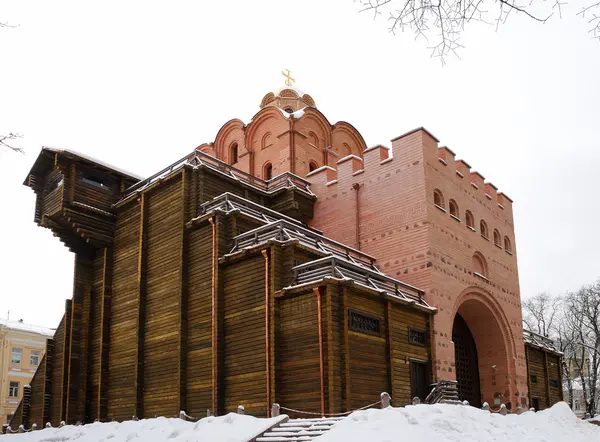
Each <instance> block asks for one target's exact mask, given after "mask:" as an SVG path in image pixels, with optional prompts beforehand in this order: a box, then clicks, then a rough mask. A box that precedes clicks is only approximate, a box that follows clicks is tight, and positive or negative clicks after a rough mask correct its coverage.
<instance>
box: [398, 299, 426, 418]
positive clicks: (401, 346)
mask: <svg viewBox="0 0 600 442" xmlns="http://www.w3.org/2000/svg"><path fill="white" fill-rule="evenodd" d="M389 308H390V309H389V314H390V318H391V321H390V324H391V327H390V336H391V346H390V348H391V355H392V358H391V368H392V391H391V392H390V394H391V395H392V399H393V403H394V406H396V407H400V406H403V405H407V404H410V403H411V402H412V395H411V378H410V363H409V364H407V363H406V362H407V358H408V361H409V362H410V360H411V359H415V360H418V361H427V362H429V364H430V361H431V350H430V348H429V344H428V345H427V346H425V347H422V346H419V345H416V344H411V343H409V341H408V329H409V327H414V328H415V329H417V330H421V331H424V332H425V336H426V337H429V315H428V314H427V313H423V312H419V311H417V310H413V309H410V308H408V307H406V306H403V305H400V304H395V303H390V306H389ZM429 371H431V370H429Z"/></svg>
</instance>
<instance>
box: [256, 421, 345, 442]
mask: <svg viewBox="0 0 600 442" xmlns="http://www.w3.org/2000/svg"><path fill="white" fill-rule="evenodd" d="M342 419H344V418H343V417H320V418H314V419H289V420H287V421H282V422H281V423H279V424H278V425H276V426H274V427H273V428H270V429H269V430H267V431H266V432H264V433H263V434H262V435H260V436H259V437H257V438H256V439H254V440H255V441H256V442H307V441H312V440H314V439H316V438H318V437H319V436H321V435H322V434H324V433H326V432H327V431H329V430H330V429H331V428H332V427H333V426H334V425H335V424H337V423H338V422H339V421H341V420H342Z"/></svg>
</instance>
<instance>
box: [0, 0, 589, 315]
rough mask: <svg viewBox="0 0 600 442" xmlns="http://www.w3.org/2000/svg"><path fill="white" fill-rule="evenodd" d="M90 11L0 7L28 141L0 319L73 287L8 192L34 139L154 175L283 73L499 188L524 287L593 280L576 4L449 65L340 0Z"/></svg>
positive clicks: (16, 120) (332, 107)
mask: <svg viewBox="0 0 600 442" xmlns="http://www.w3.org/2000/svg"><path fill="white" fill-rule="evenodd" d="M578 1H579V0H578ZM91 4H92V2H81V1H77V2H47V1H40V2H33V1H23V0H18V1H13V0H4V1H3V2H2V5H1V6H0V21H9V22H11V23H16V24H19V27H18V28H15V29H2V30H0V51H1V54H2V57H1V59H2V67H1V69H0V133H6V132H10V131H13V132H14V131H18V132H21V133H23V134H24V135H25V138H24V140H23V141H22V143H21V144H20V145H21V146H23V147H25V148H26V149H27V151H28V154H27V155H26V156H18V155H15V154H12V153H9V152H6V151H0V212H1V213H0V247H1V248H2V252H3V253H1V254H0V317H5V316H6V312H7V310H9V309H10V310H11V319H19V318H23V319H24V320H25V321H26V322H30V323H35V324H39V325H45V326H50V327H55V326H56V325H57V324H58V322H59V320H60V318H61V316H62V314H63V310H64V300H65V299H67V298H70V297H71V294H72V271H73V256H72V255H71V254H70V253H69V252H68V250H67V249H66V248H65V247H64V246H63V245H62V243H60V242H59V241H58V239H57V238H54V237H53V236H52V233H51V232H50V231H49V230H47V229H43V228H40V227H38V226H36V225H35V224H34V223H33V211H34V194H33V192H32V191H31V190H29V189H28V188H26V187H24V186H22V185H21V183H22V181H23V180H24V179H25V176H26V174H27V172H28V170H29V168H30V166H31V164H32V163H33V161H34V159H35V158H36V156H37V154H38V152H39V149H40V147H41V146H42V145H50V146H56V147H61V148H71V149H75V150H79V151H81V152H84V153H86V154H89V155H92V156H95V157H97V158H100V159H102V160H104V161H106V162H109V163H113V164H115V165H118V166H120V167H122V168H125V169H128V170H131V171H133V172H137V173H139V174H142V175H149V174H151V173H153V172H155V171H157V170H158V169H160V168H162V167H164V166H166V165H168V164H170V163H171V162H173V161H175V160H177V159H178V158H180V157H181V156H183V155H185V154H186V153H187V152H189V151H191V150H192V149H193V148H194V147H195V146H197V145H199V144H201V143H202V142H207V141H212V140H214V136H215V135H216V133H217V131H218V129H219V128H220V127H221V126H222V124H224V123H225V122H226V121H227V120H229V119H231V118H234V117H238V118H241V119H242V120H245V121H248V120H249V119H250V118H251V117H252V115H254V113H255V112H256V111H258V109H259V107H258V106H259V103H260V100H261V99H262V97H263V96H264V94H265V93H266V92H268V91H270V90H274V89H276V88H277V87H279V86H281V85H282V84H283V77H282V76H281V74H280V72H281V71H282V70H283V69H286V68H289V69H291V71H292V75H293V76H294V77H295V78H296V79H297V80H298V82H297V83H296V84H297V85H298V87H300V88H302V89H303V90H304V91H306V92H308V93H310V94H311V95H312V96H313V97H314V99H315V100H316V102H317V106H318V108H319V109H320V110H321V111H322V112H323V113H324V114H325V115H326V116H327V117H328V118H329V120H330V121H331V122H336V121H339V120H345V121H348V122H350V123H352V124H353V125H354V126H355V127H356V128H357V129H358V130H359V131H360V132H361V133H362V134H363V136H364V138H365V140H366V141H367V144H368V145H373V144H376V143H383V144H386V145H388V146H389V145H390V143H389V141H388V140H389V139H391V138H393V137H394V136H397V135H399V134H402V133H404V132H406V131H407V130H410V129H413V128H415V127H418V126H425V127H426V128H427V129H429V130H430V131H431V132H432V133H433V134H434V135H436V136H437V137H438V138H439V139H440V140H441V141H442V143H444V144H446V145H448V146H449V147H450V148H451V149H453V150H454V151H455V152H456V153H457V158H464V159H465V160H466V161H467V162H469V163H470V164H471V165H472V166H473V168H474V170H477V171H479V172H481V173H482V174H483V175H484V176H485V177H486V178H487V179H489V180H490V181H492V182H493V183H494V184H495V185H497V186H498V187H499V189H500V190H501V191H504V192H506V193H507V194H508V195H509V196H510V197H512V198H513V199H514V200H515V205H514V210H515V223H516V243H517V250H518V255H519V271H520V281H521V293H522V296H523V297H526V296H530V295H532V294H536V293H538V292H540V291H549V292H552V293H557V294H558V293H562V292H564V291H566V290H572V289H575V288H577V287H578V286H579V285H581V284H583V283H589V282H592V281H594V280H595V279H596V278H597V277H599V276H600V254H599V253H598V252H597V250H598V249H599V248H600V240H599V239H598V236H597V235H596V232H597V225H598V215H599V213H600V208H599V204H598V197H597V189H598V185H597V181H596V176H595V175H596V174H597V173H599V172H600V168H599V166H600V141H599V139H600V106H599V103H600V86H599V84H600V80H599V79H600V42H595V41H592V40H591V39H590V38H589V35H588V34H587V30H588V29H587V26H586V23H585V21H584V20H582V19H580V18H577V17H575V12H576V11H577V10H579V7H580V6H581V5H580V4H579V3H577V4H575V3H573V4H572V5H570V6H567V7H564V8H563V17H565V18H563V19H562V20H558V19H555V20H551V21H550V22H549V23H547V24H545V25H539V24H536V23H534V22H532V21H530V20H526V19H524V18H520V17H518V16H513V17H512V18H511V19H510V20H509V22H508V23H507V24H506V25H504V26H503V27H501V28H500V30H499V31H498V32H495V31H494V28H493V27H488V26H479V25H478V26H475V27H473V28H471V29H470V30H469V32H468V33H467V34H466V35H465V36H464V38H463V43H464V44H465V45H466V46H467V47H466V49H465V50H463V51H462V52H461V54H460V55H461V57H462V59H461V60H458V59H455V58H449V59H448V62H449V63H448V64H447V65H446V66H445V67H442V66H441V65H440V62H439V60H436V59H431V58H429V52H428V50H427V49H426V46H427V44H426V42H424V41H414V38H413V36H412V35H410V34H404V35H401V36H397V37H394V36H392V35H390V34H389V33H388V32H387V24H386V22H385V19H380V20H379V21H377V22H373V20H372V17H371V16H369V15H366V14H358V13H357V10H358V5H357V4H356V3H353V2H352V1H350V0H328V1H323V0H303V1H301V2H300V1H296V2H292V1H284V0H273V1H262V2H257V1H240V2H236V1H227V2H200V1H193V2H192V1H178V2H163V3H157V2H149V1H144V2H133V1H128V2H112V1H103V2H95V3H94V4H95V6H90V5H91Z"/></svg>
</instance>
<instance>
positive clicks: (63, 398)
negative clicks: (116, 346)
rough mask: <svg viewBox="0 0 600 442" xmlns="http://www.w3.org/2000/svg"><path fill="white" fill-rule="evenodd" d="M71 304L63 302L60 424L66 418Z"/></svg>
mask: <svg viewBox="0 0 600 442" xmlns="http://www.w3.org/2000/svg"><path fill="white" fill-rule="evenodd" d="M72 304H73V301H72V300H70V299H67V300H66V302H65V322H64V327H65V335H64V344H63V366H62V376H61V384H62V385H61V396H60V404H59V410H60V412H59V419H60V422H64V420H65V419H66V416H67V388H68V386H69V384H68V373H69V359H70V358H69V353H70V348H71V345H70V342H71V316H72Z"/></svg>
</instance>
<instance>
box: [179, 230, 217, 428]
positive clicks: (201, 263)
mask: <svg viewBox="0 0 600 442" xmlns="http://www.w3.org/2000/svg"><path fill="white" fill-rule="evenodd" d="M188 250H189V252H188V281H187V283H188V308H187V314H188V332H187V346H188V351H187V376H186V379H187V406H186V408H185V410H186V412H187V413H188V414H189V415H191V416H202V415H204V413H206V410H208V409H212V405H211V401H212V394H211V388H212V379H211V376H212V369H211V356H212V339H211V330H212V328H211V322H212V321H211V305H212V304H211V278H212V263H211V259H212V256H211V254H212V226H211V225H210V224H209V223H205V224H204V225H202V227H200V228H198V229H196V230H193V231H191V232H190V234H189V248H188Z"/></svg>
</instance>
